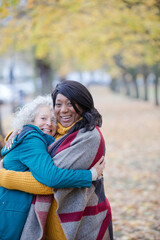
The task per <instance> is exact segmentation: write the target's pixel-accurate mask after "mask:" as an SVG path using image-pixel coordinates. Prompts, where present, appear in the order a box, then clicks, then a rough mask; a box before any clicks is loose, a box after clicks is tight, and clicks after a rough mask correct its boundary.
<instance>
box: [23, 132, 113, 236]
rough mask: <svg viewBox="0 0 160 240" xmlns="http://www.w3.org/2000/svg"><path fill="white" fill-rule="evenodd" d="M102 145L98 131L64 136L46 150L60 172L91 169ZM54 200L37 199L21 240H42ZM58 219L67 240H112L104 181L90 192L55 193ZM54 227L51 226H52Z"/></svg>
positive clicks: (66, 191) (57, 190) (100, 153)
mask: <svg viewBox="0 0 160 240" xmlns="http://www.w3.org/2000/svg"><path fill="white" fill-rule="evenodd" d="M104 151H105V143H104V139H103V136H102V134H101V132H100V130H99V128H98V127H96V128H95V129H94V130H93V131H88V132H85V133H83V129H81V130H79V131H77V132H74V133H72V134H70V135H67V134H66V135H65V136H63V137H62V138H60V139H59V140H58V141H56V142H55V143H53V144H52V145H51V146H49V153H50V154H51V156H52V159H53V161H54V164H55V165H56V166H58V167H59V168H68V169H69V168H72V169H90V168H91V167H92V166H93V165H94V164H95V163H96V162H97V161H98V160H99V158H100V157H101V156H102V155H103V154H104ZM52 197H53V196H36V197H35V199H34V202H33V203H32V206H31V208H30V212H29V215H28V218H27V222H26V224H25V227H24V230H23V233H22V236H21V240H28V239H32V240H37V239H45V236H44V227H45V222H46V218H47V213H48V211H49V207H50V204H51V201H52ZM54 198H55V199H56V201H57V203H58V204H57V205H58V209H57V215H58V217H59V221H60V223H61V226H62V228H63V231H64V233H65V236H66V238H67V240H111V239H112V232H111V231H110V227H111V228H112V226H111V224H112V223H111V208H110V205H109V202H108V200H107V198H106V197H105V194H104V186H103V178H101V179H98V180H97V181H95V182H93V184H92V186H91V187H90V188H81V189H79V188H66V189H55V190H54ZM53 227H54V226H53Z"/></svg>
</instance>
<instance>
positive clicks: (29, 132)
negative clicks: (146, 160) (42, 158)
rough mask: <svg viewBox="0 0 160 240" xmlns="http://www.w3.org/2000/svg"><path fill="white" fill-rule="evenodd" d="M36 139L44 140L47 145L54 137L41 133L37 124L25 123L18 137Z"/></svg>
mask: <svg viewBox="0 0 160 240" xmlns="http://www.w3.org/2000/svg"><path fill="white" fill-rule="evenodd" d="M28 138H29V139H32V138H33V139H34V140H35V139H37V140H41V141H43V142H45V143H46V144H47V145H50V144H51V143H53V142H54V141H55V138H54V137H52V136H50V135H47V134H45V133H43V132H42V131H41V130H40V129H39V128H38V127H37V126H34V125H25V126H24V128H23V130H22V132H21V133H20V135H19V139H20V140H23V139H28Z"/></svg>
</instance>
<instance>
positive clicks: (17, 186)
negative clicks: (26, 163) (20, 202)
mask: <svg viewBox="0 0 160 240" xmlns="http://www.w3.org/2000/svg"><path fill="white" fill-rule="evenodd" d="M0 186H2V187H5V188H7V189H12V190H20V191H23V192H28V193H32V194H38V195H49V194H53V189H52V188H50V187H47V186H45V185H43V184H42V183H40V182H38V181H37V180H36V179H35V178H34V177H33V176H32V174H31V173H30V172H15V171H11V170H6V169H4V168H3V169H1V170H0Z"/></svg>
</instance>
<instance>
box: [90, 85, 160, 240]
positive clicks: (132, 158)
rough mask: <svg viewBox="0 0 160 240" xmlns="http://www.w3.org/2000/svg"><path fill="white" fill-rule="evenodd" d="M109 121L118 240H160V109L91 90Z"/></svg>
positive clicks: (110, 184) (109, 182)
mask: <svg viewBox="0 0 160 240" xmlns="http://www.w3.org/2000/svg"><path fill="white" fill-rule="evenodd" d="M90 91H91V92H92V94H93V96H94V99H95V105H96V107H97V109H98V110H99V111H100V112H101V114H102V115H103V128H102V132H103V134H104V137H105V140H106V147H107V157H106V160H107V165H106V168H105V173H104V177H105V190H106V195H107V197H108V198H109V200H110V203H111V206H112V214H113V223H114V232H115V234H114V235H115V239H116V240H140V239H142V240H160V200H159V199H160V180H159V176H160V107H156V106H154V105H153V104H152V103H145V102H142V101H136V100H132V99H131V100H130V99H128V98H126V97H124V96H120V95H115V94H113V93H111V92H110V91H109V90H107V89H105V88H101V87H91V88H90Z"/></svg>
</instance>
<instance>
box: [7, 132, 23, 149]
mask: <svg viewBox="0 0 160 240" xmlns="http://www.w3.org/2000/svg"><path fill="white" fill-rule="evenodd" d="M20 132H21V129H19V130H16V131H13V132H12V133H11V135H10V136H9V137H8V139H7V142H6V144H5V148H4V150H6V149H8V150H9V149H10V148H11V147H12V144H13V141H14V139H15V137H16V136H17V135H18V134H19V133H20Z"/></svg>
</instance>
